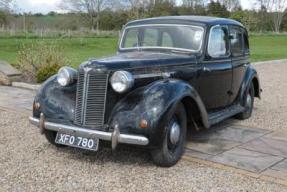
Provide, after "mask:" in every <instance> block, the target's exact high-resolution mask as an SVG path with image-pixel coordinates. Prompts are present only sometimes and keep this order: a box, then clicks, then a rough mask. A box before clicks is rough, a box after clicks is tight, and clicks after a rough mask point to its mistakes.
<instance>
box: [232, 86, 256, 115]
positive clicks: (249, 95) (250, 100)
mask: <svg viewBox="0 0 287 192" xmlns="http://www.w3.org/2000/svg"><path fill="white" fill-rule="evenodd" d="M253 106H254V86H253V83H251V84H250V87H249V90H248V91H247V92H246V94H245V97H244V111H243V112H241V113H239V114H237V115H236V116H235V117H236V118H237V119H240V120H244V119H248V118H250V117H251V115H252V111H253Z"/></svg>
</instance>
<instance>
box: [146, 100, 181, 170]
mask: <svg viewBox="0 0 287 192" xmlns="http://www.w3.org/2000/svg"><path fill="white" fill-rule="evenodd" d="M185 139H186V112H185V109H184V106H183V104H182V103H179V104H178V105H177V107H176V109H175V111H174V112H173V114H172V116H171V119H170V120H169V121H168V122H166V125H165V128H164V137H163V141H161V145H160V147H159V148H157V149H154V150H152V151H151V156H152V159H153V161H154V163H155V164H156V165H158V166H162V167H170V166H173V165H175V164H176V163H177V162H178V161H179V160H180V158H181V156H182V154H183V152H184V147H185Z"/></svg>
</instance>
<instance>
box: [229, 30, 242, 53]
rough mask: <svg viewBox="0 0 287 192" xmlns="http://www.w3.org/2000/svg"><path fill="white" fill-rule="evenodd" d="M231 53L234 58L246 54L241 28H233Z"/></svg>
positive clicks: (231, 32)
mask: <svg viewBox="0 0 287 192" xmlns="http://www.w3.org/2000/svg"><path fill="white" fill-rule="evenodd" d="M230 36H231V40H230V42H231V51H232V54H233V56H242V55H243V53H244V49H245V46H244V42H245V41H244V33H243V30H242V29H241V28H240V27H233V26H232V27H231V30H230Z"/></svg>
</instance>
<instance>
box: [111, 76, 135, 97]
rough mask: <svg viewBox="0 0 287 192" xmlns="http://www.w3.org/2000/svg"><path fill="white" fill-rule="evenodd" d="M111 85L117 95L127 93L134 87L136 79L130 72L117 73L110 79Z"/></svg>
mask: <svg viewBox="0 0 287 192" xmlns="http://www.w3.org/2000/svg"><path fill="white" fill-rule="evenodd" d="M110 84H111V86H112V88H113V90H114V91H115V92H117V93H125V92H127V91H128V90H130V89H131V88H132V87H133V86H134V77H133V75H132V74H131V73H130V72H128V71H116V72H114V73H113V74H112V76H111V78H110Z"/></svg>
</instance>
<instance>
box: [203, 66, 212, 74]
mask: <svg viewBox="0 0 287 192" xmlns="http://www.w3.org/2000/svg"><path fill="white" fill-rule="evenodd" d="M202 70H203V72H208V73H209V72H211V69H210V68H208V67H203V69H202Z"/></svg>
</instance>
